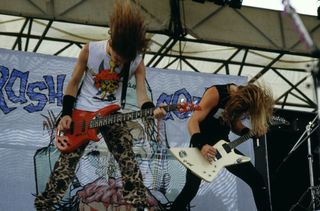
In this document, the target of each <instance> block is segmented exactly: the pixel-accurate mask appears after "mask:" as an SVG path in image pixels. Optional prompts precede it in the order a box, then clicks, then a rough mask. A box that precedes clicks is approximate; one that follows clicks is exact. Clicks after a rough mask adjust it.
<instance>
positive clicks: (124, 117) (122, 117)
mask: <svg viewBox="0 0 320 211" xmlns="http://www.w3.org/2000/svg"><path fill="white" fill-rule="evenodd" d="M161 108H164V109H165V110H166V111H167V112H169V111H172V110H175V109H176V108H177V105H167V106H161ZM154 110H155V108H147V109H142V110H140V111H133V112H129V113H123V114H122V113H119V114H111V115H108V116H106V117H102V118H96V119H93V120H91V121H90V125H89V128H97V127H102V126H106V125H110V124H114V123H119V122H124V121H130V120H134V119H139V118H144V117H149V116H152V115H153V111H154Z"/></svg>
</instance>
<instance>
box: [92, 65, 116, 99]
mask: <svg viewBox="0 0 320 211" xmlns="http://www.w3.org/2000/svg"><path fill="white" fill-rule="evenodd" d="M119 72H120V70H119V67H118V66H116V65H115V64H114V62H113V61H111V60H110V61H109V69H106V68H105V67H104V60H102V62H101V63H100V66H99V73H98V74H95V73H94V75H93V79H94V85H95V87H96V88H97V89H98V92H97V94H96V96H95V97H94V98H95V99H99V100H103V101H114V100H116V97H115V92H116V90H117V89H118V88H119V82H120V73H119Z"/></svg>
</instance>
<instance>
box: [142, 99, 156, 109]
mask: <svg viewBox="0 0 320 211" xmlns="http://www.w3.org/2000/svg"><path fill="white" fill-rule="evenodd" d="M147 108H155V105H154V104H153V102H151V101H147V102H144V103H143V104H142V106H141V109H147Z"/></svg>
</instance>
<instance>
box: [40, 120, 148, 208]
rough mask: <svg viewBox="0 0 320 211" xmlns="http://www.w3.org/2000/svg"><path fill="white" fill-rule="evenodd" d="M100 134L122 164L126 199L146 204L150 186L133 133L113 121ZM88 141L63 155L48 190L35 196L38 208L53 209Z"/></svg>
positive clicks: (134, 203)
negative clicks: (136, 148)
mask: <svg viewBox="0 0 320 211" xmlns="http://www.w3.org/2000/svg"><path fill="white" fill-rule="evenodd" d="M100 132H101V134H102V135H103V137H104V138H105V140H106V144H107V146H108V148H109V151H110V152H111V153H112V154H113V156H114V158H115V159H116V161H117V162H118V164H119V167H120V171H121V176H122V181H123V187H124V190H123V197H124V200H125V201H126V202H127V203H129V204H132V205H134V206H147V201H146V192H147V189H146V187H145V186H144V184H143V179H142V175H141V172H140V170H139V166H138V163H137V162H136V160H135V155H134V152H133V149H132V146H133V144H132V135H131V134H130V132H129V130H128V128H127V125H126V124H125V123H121V124H114V125H112V126H108V127H104V128H101V130H100ZM85 147H86V145H83V146H81V147H80V148H78V149H77V150H76V151H74V152H71V153H66V154H62V153H61V155H60V157H59V159H58V160H57V162H56V164H55V166H54V169H53V172H52V173H51V175H50V177H49V181H48V183H47V184H46V188H45V191H44V192H43V193H42V194H40V195H38V196H36V198H35V207H36V209H37V210H50V207H52V206H54V205H55V204H58V203H59V201H60V200H61V199H62V198H63V196H64V194H65V191H66V190H67V189H68V187H69V184H70V183H71V181H72V179H73V178H74V176H75V169H76V167H77V164H78V162H79V160H80V158H81V156H82V154H83V152H84V149H85Z"/></svg>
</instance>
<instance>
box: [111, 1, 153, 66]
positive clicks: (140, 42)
mask: <svg viewBox="0 0 320 211" xmlns="http://www.w3.org/2000/svg"><path fill="white" fill-rule="evenodd" d="M109 33H110V37H111V46H112V49H113V50H114V51H115V52H116V53H117V54H119V56H121V57H122V58H124V59H128V60H132V59H134V58H135V57H136V56H137V54H139V53H142V52H143V51H145V50H146V48H147V47H148V41H149V40H148V39H147V38H146V26H145V22H144V18H143V16H142V15H141V14H140V12H139V10H138V8H136V7H134V6H133V5H131V3H130V1H128V0H126V1H120V0H116V1H115V3H114V6H113V13H112V15H111V16H110V30H109Z"/></svg>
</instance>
